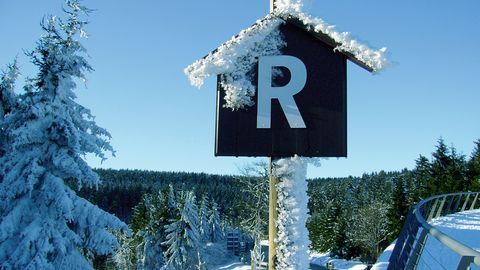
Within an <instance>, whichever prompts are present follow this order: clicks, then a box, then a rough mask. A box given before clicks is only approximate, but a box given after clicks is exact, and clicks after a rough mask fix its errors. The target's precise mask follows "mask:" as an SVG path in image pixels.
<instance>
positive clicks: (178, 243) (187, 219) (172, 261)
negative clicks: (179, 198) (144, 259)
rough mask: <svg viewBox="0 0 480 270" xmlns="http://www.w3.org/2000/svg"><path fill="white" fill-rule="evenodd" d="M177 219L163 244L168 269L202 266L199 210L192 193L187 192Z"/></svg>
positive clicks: (171, 224) (167, 227) (170, 227)
mask: <svg viewBox="0 0 480 270" xmlns="http://www.w3.org/2000/svg"><path fill="white" fill-rule="evenodd" d="M180 209H181V210H180V215H179V216H178V218H177V219H175V220H172V222H171V223H170V224H169V225H167V226H166V227H165V228H166V230H165V232H166V233H167V236H166V241H165V242H164V243H163V245H165V247H167V250H166V251H165V257H166V268H167V269H188V268H186V267H187V266H189V267H191V266H193V265H199V264H201V263H200V262H201V259H199V257H198V255H199V253H198V247H199V244H200V233H199V230H198V228H199V226H198V225H199V220H198V208H197V206H196V204H195V195H194V193H193V192H192V191H189V192H186V193H185V197H184V198H183V205H181V208H180Z"/></svg>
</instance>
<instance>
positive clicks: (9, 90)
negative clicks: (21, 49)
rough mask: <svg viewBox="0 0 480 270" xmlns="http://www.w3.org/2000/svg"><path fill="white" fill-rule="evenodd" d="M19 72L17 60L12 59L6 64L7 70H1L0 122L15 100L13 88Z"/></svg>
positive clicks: (12, 106) (13, 105)
mask: <svg viewBox="0 0 480 270" xmlns="http://www.w3.org/2000/svg"><path fill="white" fill-rule="evenodd" d="M19 74H20V73H19V70H18V66H17V61H14V62H13V64H10V65H8V66H7V70H6V71H3V72H2V75H1V76H0V123H2V121H3V117H5V115H6V114H8V113H9V112H10V111H11V110H12V109H13V108H14V107H15V104H16V102H17V99H16V95H15V93H14V88H15V82H16V80H17V78H18V75H19Z"/></svg>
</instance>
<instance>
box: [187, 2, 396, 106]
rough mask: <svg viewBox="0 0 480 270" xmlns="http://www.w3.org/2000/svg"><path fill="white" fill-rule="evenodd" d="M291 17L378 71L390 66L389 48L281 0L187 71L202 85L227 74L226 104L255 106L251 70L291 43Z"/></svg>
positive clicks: (298, 4)
mask: <svg viewBox="0 0 480 270" xmlns="http://www.w3.org/2000/svg"><path fill="white" fill-rule="evenodd" d="M290 18H296V19H299V20H300V21H301V22H303V24H304V25H305V26H306V28H307V29H309V30H310V31H313V32H316V33H319V34H324V35H327V36H328V37H330V38H331V39H333V40H334V41H335V42H336V43H337V44H338V45H337V46H336V47H335V48H334V50H338V51H341V52H346V53H349V54H351V55H353V56H354V57H355V58H356V59H357V60H358V61H360V62H361V63H363V64H364V65H366V66H368V67H369V68H371V69H372V70H373V71H375V72H378V71H380V70H382V69H383V68H384V67H385V66H386V65H387V59H386V56H385V51H386V48H381V49H379V50H373V49H370V48H369V47H368V46H366V45H364V44H362V43H360V42H358V41H357V40H355V39H352V38H351V37H350V34H349V33H348V32H338V31H337V30H336V29H335V27H334V26H332V25H329V24H327V23H325V22H324V21H323V20H322V19H320V18H317V17H313V16H310V15H308V14H306V13H305V12H303V5H302V1H299V0H296V1H295V0H280V1H278V2H277V4H276V10H275V12H274V13H271V14H269V15H267V16H266V17H265V18H264V19H262V20H258V21H257V22H256V23H255V24H254V25H253V26H251V27H249V28H247V29H245V30H243V31H241V32H240V34H238V35H237V36H234V37H232V39H230V40H229V41H227V42H225V43H224V44H222V45H221V46H220V47H218V48H217V49H216V50H214V51H213V52H211V53H209V54H208V55H207V56H206V57H204V58H202V59H200V60H198V61H196V62H195V63H193V64H191V65H189V66H188V67H187V68H185V70H184V72H185V74H186V75H187V76H188V78H189V80H190V82H191V83H192V85H194V86H196V87H201V86H202V85H203V83H204V81H205V79H206V78H208V77H210V76H215V75H219V74H223V75H224V76H225V77H224V80H223V82H222V87H223V88H224V89H225V91H226V96H225V101H226V105H225V106H226V107H228V108H231V109H232V110H237V109H242V108H244V107H249V106H253V105H254V103H253V101H252V97H253V96H254V94H255V87H254V86H253V85H252V83H251V78H250V74H249V72H250V71H251V70H252V68H253V67H254V65H255V64H256V63H257V61H258V57H259V56H268V55H279V54H281V49H282V48H283V47H284V46H286V45H287V44H286V43H285V42H284V41H283V37H282V36H281V33H280V31H279V26H280V25H281V24H283V23H285V21H287V20H288V19H290Z"/></svg>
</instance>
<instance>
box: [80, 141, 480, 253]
mask: <svg viewBox="0 0 480 270" xmlns="http://www.w3.org/2000/svg"><path fill="white" fill-rule="evenodd" d="M257 169H258V168H257ZM246 171H248V168H247V169H246ZM95 172H96V173H98V175H99V176H100V178H101V179H102V185H101V186H100V187H99V189H98V190H95V189H88V188H84V189H82V190H81V191H80V194H79V195H81V196H82V197H85V198H87V199H88V200H90V201H91V202H92V203H95V204H97V205H98V206H99V207H101V208H102V209H104V210H106V211H108V212H110V213H113V214H115V215H117V216H118V217H119V218H120V219H122V220H124V221H126V222H129V221H130V217H131V215H132V209H133V208H134V207H135V206H136V205H138V203H139V202H140V201H141V198H142V196H143V195H144V194H154V193H156V192H158V191H159V190H165V189H167V188H168V187H169V185H171V186H173V187H174V188H175V189H176V190H192V191H193V192H194V193H195V195H196V197H197V198H204V197H205V198H209V199H211V200H213V201H215V202H217V204H218V210H219V212H220V215H221V216H222V219H223V220H225V222H226V223H228V225H229V226H232V227H242V226H243V225H244V223H245V222H242V221H245V220H249V219H251V218H252V215H254V214H258V210H259V207H261V206H259V205H258V198H256V197H255V196H254V194H255V193H254V192H252V190H251V186H252V185H251V184H252V183H258V182H261V181H263V182H266V181H268V180H267V179H266V177H265V175H263V176H262V175H258V174H255V173H252V174H249V173H248V172H245V173H244V174H245V175H244V176H232V175H211V174H205V173H186V172H155V171H144V170H113V169H96V170H95ZM247 175H250V176H247ZM251 175H257V176H251ZM262 179H263V180H262ZM308 182H309V189H308V193H309V196H310V200H309V204H308V208H309V212H310V215H311V217H310V219H309V221H308V224H307V227H308V229H309V237H310V240H311V241H312V249H314V250H316V251H331V252H332V254H333V255H334V256H338V257H341V258H353V257H357V258H358V257H359V258H361V259H362V260H363V261H366V262H372V261H374V260H375V259H376V258H377V256H378V254H379V253H380V252H381V251H382V250H383V249H384V248H385V247H386V246H387V245H388V244H389V243H390V242H391V241H392V240H394V239H395V238H396V237H397V236H398V233H399V232H400V229H401V227H402V225H403V222H404V219H405V216H406V213H407V211H408V210H409V209H410V208H411V207H412V206H414V205H415V204H416V203H417V202H419V201H420V200H422V199H423V198H427V197H429V196H432V195H435V194H443V193H449V192H457V191H468V190H479V189H480V140H478V141H477V142H475V143H474V149H473V151H472V153H471V155H469V156H468V157H467V156H466V155H464V154H460V153H458V151H457V150H456V149H455V147H453V146H450V147H448V146H447V145H446V143H445V142H444V140H443V139H440V140H439V141H438V142H437V145H436V148H435V149H434V152H433V153H432V155H431V157H430V158H427V157H425V156H422V155H421V156H419V158H418V159H417V160H416V166H415V168H414V169H412V170H407V169H404V170H401V171H396V172H385V171H381V172H375V173H368V174H364V175H362V176H360V177H353V176H350V177H345V178H315V179H309V180H308ZM249 183H250V184H249ZM265 196H267V194H265ZM267 207H268V206H267V205H266V204H265V208H267ZM264 210H266V209H264ZM262 213H263V215H265V216H264V218H265V220H266V219H268V216H267V214H268V212H267V211H262ZM262 226H263V228H261V229H262V230H266V227H265V226H266V223H263V224H262ZM247 231H248V230H247ZM260 235H262V234H260ZM263 236H265V234H263Z"/></svg>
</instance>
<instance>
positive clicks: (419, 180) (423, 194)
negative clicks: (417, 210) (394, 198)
mask: <svg viewBox="0 0 480 270" xmlns="http://www.w3.org/2000/svg"><path fill="white" fill-rule="evenodd" d="M431 167H432V164H431V163H430V161H429V160H428V158H426V157H425V156H422V155H420V157H419V158H418V159H417V160H416V161H415V170H414V171H413V178H414V182H415V185H414V186H415V187H416V188H415V189H414V190H412V191H411V193H410V194H411V195H410V196H411V197H412V201H415V202H419V201H420V200H422V199H425V198H427V197H429V196H431V195H432V194H433V192H432V191H430V190H429V186H430V182H432V176H431Z"/></svg>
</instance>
